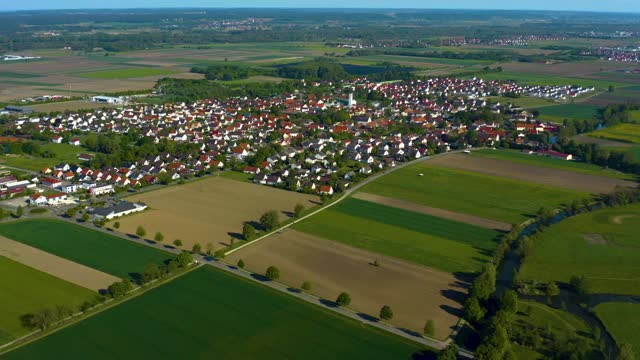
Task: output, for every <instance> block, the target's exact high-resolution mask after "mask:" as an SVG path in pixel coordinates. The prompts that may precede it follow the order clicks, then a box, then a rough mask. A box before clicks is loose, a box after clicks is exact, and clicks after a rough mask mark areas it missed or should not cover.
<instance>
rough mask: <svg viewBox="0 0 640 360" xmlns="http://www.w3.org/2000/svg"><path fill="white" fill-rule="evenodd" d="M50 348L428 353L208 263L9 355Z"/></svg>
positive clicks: (83, 351) (267, 355)
mask: <svg viewBox="0 0 640 360" xmlns="http://www.w3.org/2000/svg"><path fill="white" fill-rule="evenodd" d="M123 324H126V326H123ZM319 349H321V350H319ZM51 354H64V357H65V359H94V360H98V359H118V358H120V359H123V358H128V359H130V358H140V359H154V358H155V359H160V358H170V357H171V358H180V359H186V358H190V359H205V358H212V357H214V358H220V359H256V358H260V359H264V360H268V359H296V358H304V359H309V360H314V359H328V358H330V359H336V360H341V359H345V360H346V359H407V360H411V359H428V358H431V357H430V356H429V355H428V353H427V352H426V350H425V349H423V348H421V347H420V346H418V345H417V344H415V343H413V342H409V341H407V340H404V339H402V338H400V337H396V336H394V335H389V334H386V333H383V332H381V331H378V330H376V329H374V328H371V327H368V326H366V325H363V324H361V323H359V322H356V321H352V320H349V319H346V318H343V317H341V316H339V315H337V314H334V313H331V312H328V311H326V310H323V309H320V308H318V307H317V306H315V305H311V304H307V303H304V302H302V301H300V300H297V299H295V298H293V297H291V296H288V295H286V294H282V293H279V292H276V291H274V290H271V289H269V288H266V287H263V286H259V285H256V284H253V283H250V282H248V281H247V280H244V279H240V278H237V277H235V276H233V275H229V274H226V273H223V272H221V271H219V270H215V269H213V268H212V267H209V266H206V267H201V268H199V269H197V270H194V271H192V272H191V273H189V274H187V275H184V276H182V277H180V278H178V279H176V280H174V281H171V282H169V283H167V284H164V285H162V286H160V287H158V288H155V289H153V290H151V291H149V292H147V293H145V294H143V295H141V296H139V297H136V298H134V299H131V300H129V301H127V302H125V303H123V304H120V305H118V306H117V307H114V308H112V309H109V310H107V311H104V312H101V313H99V314H96V315H95V316H92V317H90V318H88V319H85V320H83V321H82V322H79V323H77V324H75V325H73V326H70V327H68V328H65V329H63V330H61V331H58V332H56V333H53V334H51V335H49V336H47V337H45V338H43V339H41V340H39V341H36V342H34V343H31V344H29V345H27V346H24V347H22V348H19V349H17V350H15V351H13V352H10V353H8V354H6V355H5V356H4V359H7V360H11V359H38V358H47V357H49V356H50V355H51Z"/></svg>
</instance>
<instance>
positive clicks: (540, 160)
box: [471, 149, 633, 180]
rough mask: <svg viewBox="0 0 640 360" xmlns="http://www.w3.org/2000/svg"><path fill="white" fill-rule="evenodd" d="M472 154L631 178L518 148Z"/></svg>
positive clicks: (589, 165)
mask: <svg viewBox="0 0 640 360" xmlns="http://www.w3.org/2000/svg"><path fill="white" fill-rule="evenodd" d="M471 155H472V156H477V157H483V158H487V159H495V160H504V161H510V162H514V163H518V164H525V165H532V166H540V167H547V168H552V169H558V170H567V171H574V172H577V173H581V174H588V175H596V176H606V177H610V178H613V179H622V180H633V176H632V175H629V174H625V173H622V172H619V171H615V170H611V169H604V168H602V167H600V166H598V165H594V164H588V163H584V162H578V161H566V160H561V159H554V158H551V157H547V156H537V155H528V154H524V153H522V152H521V151H518V150H487V149H478V150H473V151H472V152H471Z"/></svg>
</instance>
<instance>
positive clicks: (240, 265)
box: [238, 259, 244, 269]
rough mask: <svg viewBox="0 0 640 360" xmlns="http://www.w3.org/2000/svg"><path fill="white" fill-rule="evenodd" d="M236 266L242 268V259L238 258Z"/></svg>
mask: <svg viewBox="0 0 640 360" xmlns="http://www.w3.org/2000/svg"><path fill="white" fill-rule="evenodd" d="M238 267H239V268H240V269H244V261H242V259H240V260H238Z"/></svg>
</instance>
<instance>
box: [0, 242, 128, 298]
mask: <svg viewBox="0 0 640 360" xmlns="http://www.w3.org/2000/svg"><path fill="white" fill-rule="evenodd" d="M0 256H4V257H7V258H9V259H12V260H15V261H18V262H20V263H21V264H23V265H26V266H29V267H32V268H34V269H36V270H39V271H43V272H45V273H47V274H50V275H53V276H55V277H57V278H60V279H63V280H65V281H68V282H70V283H73V284H76V285H78V286H82V287H85V288H87V289H91V290H95V291H98V290H103V289H106V288H107V287H109V285H111V284H113V283H114V282H116V281H120V279H119V278H117V277H115V276H112V275H109V274H105V273H103V272H101V271H98V270H95V269H92V268H90V267H86V266H84V265H80V264H77V263H74V262H72V261H69V260H67V259H63V258H61V257H58V256H55V255H52V254H49V253H47V252H44V251H42V250H39V249H36V248H34V247H31V246H28V245H25V244H22V243H19V242H17V241H13V240H11V239H7V238H5V237H3V236H0Z"/></svg>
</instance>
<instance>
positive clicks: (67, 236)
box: [0, 219, 173, 278]
mask: <svg viewBox="0 0 640 360" xmlns="http://www.w3.org/2000/svg"><path fill="white" fill-rule="evenodd" d="M0 234H1V235H3V236H6V237H8V238H9V239H12V240H15V241H18V242H21V243H24V244H27V245H30V246H33V247H35V248H38V249H41V250H43V251H46V252H48V253H51V254H54V255H57V256H60V257H62V258H65V259H68V260H71V261H74V262H76V263H79V264H82V265H85V266H88V267H91V268H94V269H96V270H100V271H103V272H106V273H108V274H111V275H115V276H119V277H122V278H125V277H127V276H131V275H130V274H131V273H136V272H141V271H142V269H143V268H144V267H145V265H147V264H149V263H151V262H155V263H158V264H160V263H162V262H163V261H165V260H167V259H170V258H173V256H172V255H171V254H169V253H165V252H163V251H159V250H156V249H153V248H150V247H147V246H144V245H140V244H135V243H133V242H131V241H128V240H125V239H120V238H117V237H115V236H111V235H108V234H105V233H102V232H98V231H94V230H91V229H87V228H84V227H82V226H78V225H73V224H69V223H66V222H62V221H55V220H47V219H37V220H24V221H19V222H12V223H7V224H2V225H0Z"/></svg>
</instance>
